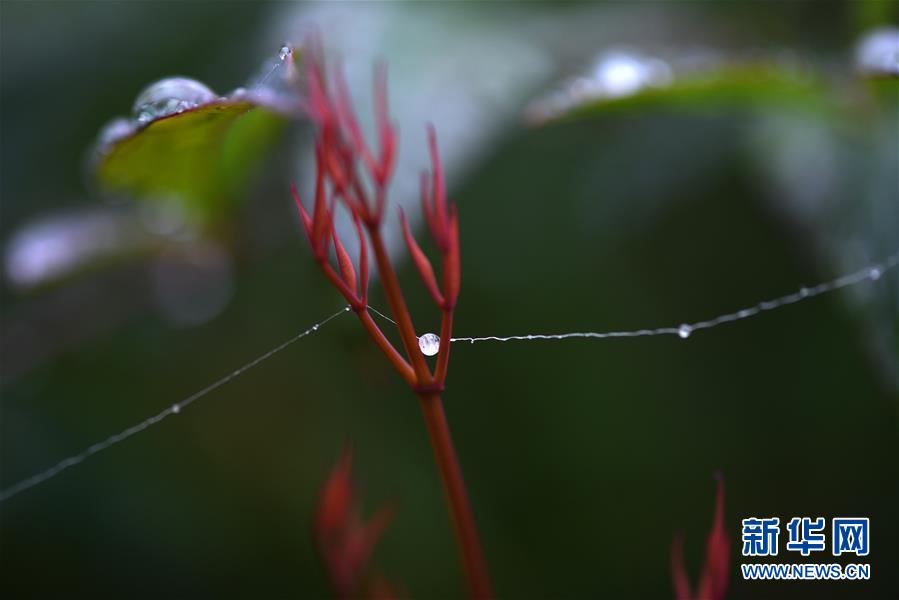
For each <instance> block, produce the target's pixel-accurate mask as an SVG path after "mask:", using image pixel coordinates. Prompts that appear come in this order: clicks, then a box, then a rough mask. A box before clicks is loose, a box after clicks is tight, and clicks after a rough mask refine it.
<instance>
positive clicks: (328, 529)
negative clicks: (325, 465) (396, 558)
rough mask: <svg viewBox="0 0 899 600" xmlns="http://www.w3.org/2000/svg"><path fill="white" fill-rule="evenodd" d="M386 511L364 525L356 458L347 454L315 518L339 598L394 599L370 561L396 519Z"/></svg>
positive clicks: (321, 549) (327, 484)
mask: <svg viewBox="0 0 899 600" xmlns="http://www.w3.org/2000/svg"><path fill="white" fill-rule="evenodd" d="M393 513H394V510H393V509H392V508H391V507H383V508H381V509H380V510H378V511H377V512H375V514H374V515H373V516H372V517H371V518H370V519H369V520H368V521H364V520H363V519H362V518H361V516H360V513H359V510H358V506H357V500H356V496H355V494H354V490H353V483H352V454H351V452H350V450H349V449H347V450H345V451H344V453H343V456H342V457H341V458H340V461H339V462H338V463H337V465H336V466H335V467H334V469H333V470H332V471H331V475H330V476H329V477H328V480H327V481H326V482H325V484H324V485H323V486H322V489H321V493H320V495H319V501H318V508H317V511H316V515H315V537H316V542H317V546H318V550H319V554H320V556H321V558H322V561H323V562H324V564H325V567H326V569H327V571H328V575H329V576H330V579H331V585H332V586H333V587H334V591H335V593H336V594H337V597H339V598H360V597H365V598H394V597H395V595H394V594H393V591H392V588H391V587H390V585H389V584H388V583H387V581H386V580H385V579H384V578H383V577H381V576H380V575H378V574H377V573H375V572H373V570H372V568H371V565H370V560H371V555H372V552H373V551H374V548H375V545H376V544H377V543H378V540H379V539H380V538H381V536H382V535H383V534H384V531H385V530H386V529H387V525H388V524H389V522H390V519H391V517H392V516H393Z"/></svg>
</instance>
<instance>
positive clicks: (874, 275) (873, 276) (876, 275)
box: [868, 267, 882, 281]
mask: <svg viewBox="0 0 899 600" xmlns="http://www.w3.org/2000/svg"><path fill="white" fill-rule="evenodd" d="M881 273H882V271H881V270H880V267H870V268H868V278H869V279H870V280H871V281H877V280H878V279H880V275H881Z"/></svg>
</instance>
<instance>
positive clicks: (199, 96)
mask: <svg viewBox="0 0 899 600" xmlns="http://www.w3.org/2000/svg"><path fill="white" fill-rule="evenodd" d="M216 99H217V96H216V95H215V93H214V92H213V91H212V90H210V89H209V88H208V87H206V86H205V85H203V84H202V83H200V82H199V81H196V80H195V79H188V78H187V77H168V78H166V79H160V80H159V81H157V82H155V83H152V84H150V85H148V86H147V87H146V88H144V89H143V91H142V92H141V93H140V94H138V95H137V99H136V100H135V101H134V107H133V109H132V112H133V114H134V118H135V119H137V122H138V123H140V124H141V125H145V124H147V123H150V122H151V121H155V120H156V119H160V118H162V117H167V116H169V115H173V114H176V113H180V112H184V111H185V110H190V109H192V108H196V107H197V106H200V105H201V104H206V103H207V102H212V101H213V100H216Z"/></svg>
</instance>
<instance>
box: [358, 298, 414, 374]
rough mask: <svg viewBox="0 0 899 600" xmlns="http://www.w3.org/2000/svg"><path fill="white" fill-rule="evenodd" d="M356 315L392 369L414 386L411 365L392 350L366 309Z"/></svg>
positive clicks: (391, 346) (391, 345)
mask: <svg viewBox="0 0 899 600" xmlns="http://www.w3.org/2000/svg"><path fill="white" fill-rule="evenodd" d="M357 314H358V315H359V320H360V321H361V322H362V326H363V327H365V329H366V331H368V334H369V335H370V336H371V338H372V339H373V340H374V341H375V343H376V344H377V345H378V347H379V348H380V349H381V351H382V352H384V354H385V355H386V356H387V358H388V360H390V362H391V364H393V366H394V368H396V370H397V371H399V373H400V375H402V377H403V379H405V380H406V383H408V384H409V385H411V386H414V385H415V381H416V380H415V371H414V370H413V369H412V365H410V364H409V363H408V362H407V361H406V359H405V358H403V357H402V355H400V353H399V352H397V351H396V348H394V347H393V344H391V343H390V341H389V340H388V339H387V337H385V336H384V332H382V331H381V328H380V327H378V324H377V323H375V321H374V319H372V318H371V314H369V312H368V310H367V309H366V310H362V311H359V312H358V313H357Z"/></svg>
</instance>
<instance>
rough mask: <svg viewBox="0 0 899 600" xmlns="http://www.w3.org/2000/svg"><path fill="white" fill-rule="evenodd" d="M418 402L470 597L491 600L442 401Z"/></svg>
mask: <svg viewBox="0 0 899 600" xmlns="http://www.w3.org/2000/svg"><path fill="white" fill-rule="evenodd" d="M419 398H420V399H421V408H422V411H423V412H424V417H425V424H426V425H427V429H428V435H429V436H430V438H431V446H432V447H433V449H434V457H435V458H436V460H437V467H438V470H439V471H440V478H441V479H442V480H443V491H444V493H445V494H446V500H447V503H448V504H449V507H450V516H451V517H452V522H453V529H454V530H455V533H456V540H457V542H458V547H459V554H460V555H461V559H462V567H463V570H464V572H465V579H466V582H467V584H468V591H469V594H470V595H471V597H472V598H476V599H479V600H480V599H485V598H492V597H493V590H492V588H491V586H490V576H489V575H488V572H487V560H486V558H485V557H484V550H483V548H482V547H481V541H480V538H479V536H478V530H477V526H476V525H475V520H474V513H473V512H472V510H471V503H470V502H469V499H468V492H467V490H466V488H465V480H464V479H463V477H462V469H461V468H460V467H459V459H458V457H457V456H456V449H455V447H454V446H453V439H452V435H451V434H450V430H449V425H448V424H447V422H446V413H444V411H443V401H442V400H441V398H440V395H439V394H437V393H435V392H425V393H421V394H419Z"/></svg>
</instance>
